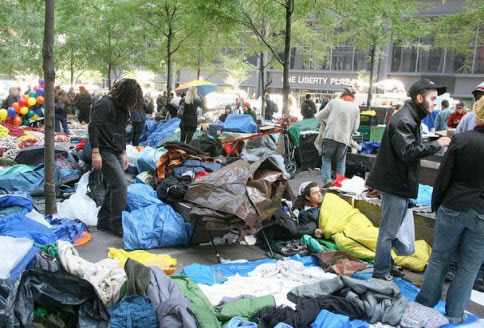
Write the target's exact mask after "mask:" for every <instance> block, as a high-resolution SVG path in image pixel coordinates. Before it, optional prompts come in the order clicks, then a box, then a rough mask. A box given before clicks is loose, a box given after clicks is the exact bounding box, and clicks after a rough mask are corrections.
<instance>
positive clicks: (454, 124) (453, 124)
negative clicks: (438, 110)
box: [447, 112, 466, 129]
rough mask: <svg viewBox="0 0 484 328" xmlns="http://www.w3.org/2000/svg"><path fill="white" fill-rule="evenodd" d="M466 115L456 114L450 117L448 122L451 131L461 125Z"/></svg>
mask: <svg viewBox="0 0 484 328" xmlns="http://www.w3.org/2000/svg"><path fill="white" fill-rule="evenodd" d="M465 114H466V113H462V114H459V113H457V112H454V113H452V114H450V115H449V120H448V121H447V126H448V127H449V128H451V129H455V128H456V127H457V125H459V122H460V120H462V118H463V117H464V115H465Z"/></svg>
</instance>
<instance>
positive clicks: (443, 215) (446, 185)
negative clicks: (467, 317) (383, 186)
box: [416, 98, 484, 324]
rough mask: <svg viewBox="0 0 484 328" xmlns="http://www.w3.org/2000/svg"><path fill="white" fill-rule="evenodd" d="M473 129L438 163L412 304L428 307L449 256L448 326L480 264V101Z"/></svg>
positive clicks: (483, 140)
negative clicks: (430, 227) (452, 267)
mask: <svg viewBox="0 0 484 328" xmlns="http://www.w3.org/2000/svg"><path fill="white" fill-rule="evenodd" d="M473 112H474V116H475V120H476V121H475V123H476V126H475V128H474V129H473V130H472V131H467V132H464V133H460V134H457V135H455V136H454V138H453V139H452V142H451V143H450V146H449V150H448V151H447V153H446V154H445V157H444V159H443V160H442V163H441V164H440V168H439V173H438V176H437V179H436V183H435V186H434V191H433V194H432V210H433V211H437V220H436V224H435V227H434V237H433V244H432V255H431V257H430V260H429V264H428V266H427V269H426V270H425V277H424V283H423V286H422V289H421V291H420V293H419V294H418V296H417V299H416V301H417V302H418V303H420V304H423V305H425V306H428V307H434V306H435V305H436V304H437V303H438V302H439V301H440V298H441V296H442V286H443V283H444V277H445V275H446V273H447V269H448V266H449V262H450V260H451V258H452V255H453V254H457V258H456V260H457V265H456V268H457V271H456V273H455V279H453V280H452V282H451V283H450V285H449V289H448V291H447V299H446V301H447V302H446V306H445V312H446V313H445V314H446V316H447V317H448V318H449V321H450V323H452V324H459V323H461V322H462V321H463V320H464V310H465V308H466V306H467V304H468V302H469V299H470V296H471V292H472V285H473V283H474V279H475V278H476V276H477V273H478V271H479V267H480V266H481V263H482V262H483V260H484V171H483V170H482V163H481V162H482V159H483V158H484V98H481V99H480V100H479V101H477V102H476V103H475V105H474V111H473Z"/></svg>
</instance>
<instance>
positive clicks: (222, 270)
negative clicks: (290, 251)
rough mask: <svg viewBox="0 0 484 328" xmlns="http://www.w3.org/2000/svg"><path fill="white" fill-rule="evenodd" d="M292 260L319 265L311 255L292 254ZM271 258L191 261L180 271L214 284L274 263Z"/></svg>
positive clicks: (205, 282)
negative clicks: (232, 260)
mask: <svg viewBox="0 0 484 328" xmlns="http://www.w3.org/2000/svg"><path fill="white" fill-rule="evenodd" d="M290 258H291V259H292V260H295V261H300V262H302V263H303V264H304V265H305V266H315V265H319V263H318V261H317V259H316V258H315V257H313V256H303V257H301V256H299V255H296V256H292V257H290ZM275 261H276V260H273V259H268V258H266V259H260V260H254V261H247V262H243V263H221V264H214V265H205V264H198V263H193V264H191V265H188V266H186V267H184V268H183V271H182V273H183V274H184V275H185V276H187V277H189V278H190V279H191V280H193V281H194V282H195V283H197V284H205V285H214V284H221V283H223V282H224V281H225V280H226V279H227V278H228V277H230V276H234V275H236V274H239V275H241V276H244V277H246V276H247V275H248V274H249V272H251V271H253V270H254V269H255V268H256V267H257V266H259V265H261V264H264V263H274V262H275Z"/></svg>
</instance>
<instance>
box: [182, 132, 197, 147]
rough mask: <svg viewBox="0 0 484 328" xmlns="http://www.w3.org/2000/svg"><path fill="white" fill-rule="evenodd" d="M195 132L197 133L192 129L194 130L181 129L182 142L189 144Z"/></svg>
mask: <svg viewBox="0 0 484 328" xmlns="http://www.w3.org/2000/svg"><path fill="white" fill-rule="evenodd" d="M194 133H195V131H192V130H181V131H180V142H183V143H186V144H189V143H190V142H191V141H192V138H193V134H194Z"/></svg>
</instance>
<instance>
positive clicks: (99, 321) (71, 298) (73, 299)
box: [0, 270, 109, 328]
mask: <svg viewBox="0 0 484 328" xmlns="http://www.w3.org/2000/svg"><path fill="white" fill-rule="evenodd" d="M9 287H12V285H8V283H6V282H0V328H3V327H9V328H12V327H13V328H17V327H18V328H23V327H32V325H33V320H34V309H35V308H36V307H42V308H45V309H46V310H47V311H48V312H49V313H58V314H59V317H63V318H66V320H67V321H72V320H73V322H75V323H76V326H77V327H79V328H107V327H108V326H109V314H108V311H107V310H106V308H105V306H104V304H103V303H102V302H101V300H100V299H99V297H98V295H97V294H96V291H95V290H94V287H92V285H91V284H90V283H89V282H87V281H86V280H83V279H80V278H78V277H76V276H73V275H71V274H68V273H65V272H47V271H40V270H27V271H25V272H24V273H23V275H22V278H21V279H20V282H19V283H18V287H17V289H15V288H9ZM7 288H9V289H7ZM34 307H35V308H34ZM12 309H13V311H12ZM9 310H10V311H9Z"/></svg>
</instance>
